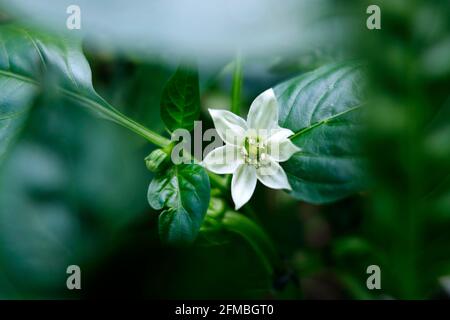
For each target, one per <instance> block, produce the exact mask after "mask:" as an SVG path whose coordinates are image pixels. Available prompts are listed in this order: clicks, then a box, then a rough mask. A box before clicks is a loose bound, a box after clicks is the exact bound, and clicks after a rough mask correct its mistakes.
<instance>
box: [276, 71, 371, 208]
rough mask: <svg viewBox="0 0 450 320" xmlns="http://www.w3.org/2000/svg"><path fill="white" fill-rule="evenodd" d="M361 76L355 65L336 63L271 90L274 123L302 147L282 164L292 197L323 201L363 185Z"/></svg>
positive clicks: (350, 191) (358, 189)
mask: <svg viewBox="0 0 450 320" xmlns="http://www.w3.org/2000/svg"><path fill="white" fill-rule="evenodd" d="M362 80H363V79H362V72H361V66H360V65H359V64H357V63H339V64H331V65H327V66H324V67H322V68H319V69H317V70H315V71H313V72H309V73H305V74H303V75H301V76H299V77H296V78H294V79H291V80H288V81H286V82H284V83H282V84H280V85H278V86H276V87H275V88H274V91H275V94H276V96H277V99H278V102H279V106H280V111H279V112H280V118H279V124H280V126H281V127H284V128H289V129H291V130H292V131H294V132H295V134H294V136H293V137H291V139H292V141H293V142H294V143H295V144H296V145H297V146H299V147H300V148H301V149H302V151H301V152H299V153H297V154H295V155H294V156H293V157H292V158H291V159H289V160H288V161H287V162H285V163H283V167H284V169H285V170H286V173H287V175H288V178H289V182H290V184H291V186H292V189H293V191H292V195H293V196H294V197H296V198H297V199H300V200H304V201H307V202H311V203H328V202H332V201H335V200H338V199H341V198H343V197H346V196H348V195H350V194H352V193H355V192H357V191H360V190H362V189H364V188H365V184H366V181H365V177H364V164H365V160H364V157H362V155H361V151H360V148H359V143H358V135H359V133H360V129H361V128H362V125H361V121H362V120H361V106H362V104H363V102H362V89H363V85H362V84H363V81H362Z"/></svg>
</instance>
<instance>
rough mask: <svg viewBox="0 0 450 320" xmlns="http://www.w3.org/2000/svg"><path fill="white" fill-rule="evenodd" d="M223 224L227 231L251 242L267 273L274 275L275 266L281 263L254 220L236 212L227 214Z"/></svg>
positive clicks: (263, 232)
mask: <svg viewBox="0 0 450 320" xmlns="http://www.w3.org/2000/svg"><path fill="white" fill-rule="evenodd" d="M222 223H223V225H224V227H225V228H226V229H227V230H229V231H232V232H235V233H237V234H239V235H240V236H242V237H243V238H244V239H245V240H247V241H248V242H249V244H250V245H251V246H252V248H253V249H254V250H255V252H256V254H257V255H258V256H259V257H260V259H261V261H262V263H263V265H264V268H265V269H266V271H267V272H268V273H269V274H271V275H272V274H273V271H274V270H273V269H274V266H277V265H278V263H279V261H278V255H277V253H276V250H275V248H274V246H273V244H272V241H271V240H270V238H269V236H268V235H267V234H266V232H265V231H264V230H263V229H262V228H261V227H260V226H259V225H258V224H257V223H256V222H254V221H253V220H251V219H249V218H248V217H246V216H244V215H243V214H240V213H238V212H234V211H227V212H225V215H224V218H223V220H222Z"/></svg>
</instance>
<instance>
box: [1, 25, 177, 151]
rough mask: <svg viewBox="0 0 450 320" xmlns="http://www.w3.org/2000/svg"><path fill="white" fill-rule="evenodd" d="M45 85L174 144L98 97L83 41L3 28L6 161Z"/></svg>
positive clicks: (156, 140) (3, 143)
mask: <svg viewBox="0 0 450 320" xmlns="http://www.w3.org/2000/svg"><path fill="white" fill-rule="evenodd" d="M44 86H45V87H46V89H48V90H46V91H47V92H52V93H55V94H59V95H61V96H62V97H64V98H67V99H70V100H71V101H72V102H75V103H76V104H77V105H82V106H85V107H88V108H89V109H91V110H93V111H95V112H96V113H99V114H101V115H102V116H104V117H106V118H107V119H109V120H112V121H115V122H117V123H119V124H121V125H123V126H125V127H127V128H129V129H130V130H133V131H134V132H136V133H138V134H140V135H141V136H143V137H145V138H147V139H148V140H150V141H152V142H154V143H156V144H159V145H166V144H167V143H168V141H166V139H164V138H162V137H160V136H158V135H155V134H154V133H152V132H151V131H149V130H147V129H146V128H144V127H142V126H141V125H139V124H137V123H135V122H134V121H133V120H131V119H129V118H127V117H125V116H124V115H122V114H120V113H119V112H118V111H117V110H116V109H114V108H113V107H112V106H111V105H109V104H108V103H107V102H106V101H105V100H103V99H102V98H101V97H100V96H99V95H98V94H97V93H96V92H95V90H94V88H93V86H92V78H91V69H90V67H89V64H88V62H87V60H86V58H85V57H84V55H83V53H82V51H81V46H80V43H79V41H76V40H74V39H68V38H62V37H53V36H49V35H46V34H41V33H38V32H33V31H29V30H27V29H24V28H21V27H18V26H15V25H11V24H7V25H1V26H0V88H1V90H0V138H1V139H0V156H1V155H2V154H3V153H4V151H5V149H6V147H7V145H8V144H9V142H10V141H11V140H12V138H13V137H14V135H15V134H16V133H17V131H18V129H19V128H20V125H21V124H22V123H23V119H24V118H25V116H26V113H27V111H28V110H29V108H30V106H31V103H32V101H33V98H34V97H35V96H36V94H37V93H38V92H39V90H40V89H41V88H42V87H44Z"/></svg>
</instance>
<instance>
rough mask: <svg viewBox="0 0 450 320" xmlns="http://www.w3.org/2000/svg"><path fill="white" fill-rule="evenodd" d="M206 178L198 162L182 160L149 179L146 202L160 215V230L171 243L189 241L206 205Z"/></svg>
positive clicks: (192, 237)
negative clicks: (192, 162)
mask: <svg viewBox="0 0 450 320" xmlns="http://www.w3.org/2000/svg"><path fill="white" fill-rule="evenodd" d="M209 198H210V185H209V178H208V175H207V173H206V171H205V170H204V169H203V168H202V167H201V166H199V165H195V164H181V165H177V166H173V167H172V168H170V169H169V170H168V171H167V172H164V173H160V174H159V175H157V176H156V177H155V178H154V179H153V180H152V182H151V183H150V186H149V189H148V202H149V203H150V206H151V207H152V208H153V209H156V210H160V209H164V211H163V212H162V213H161V215H160V216H159V233H160V237H161V239H162V240H163V241H165V242H168V243H171V244H183V243H192V242H193V241H194V240H195V238H196V237H197V234H198V231H199V229H200V226H201V224H202V222H203V219H204V217H205V214H206V210H207V209H208V204H209Z"/></svg>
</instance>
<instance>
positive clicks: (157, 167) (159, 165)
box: [145, 149, 169, 173]
mask: <svg viewBox="0 0 450 320" xmlns="http://www.w3.org/2000/svg"><path fill="white" fill-rule="evenodd" d="M168 160H169V155H168V154H167V153H166V152H165V151H164V150H162V149H156V150H154V151H153V152H152V153H150V154H149V155H148V156H147V157H145V165H146V166H147V169H148V170H150V171H151V172H155V173H156V172H160V171H162V170H163V169H164V168H166V167H167V163H168Z"/></svg>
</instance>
